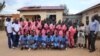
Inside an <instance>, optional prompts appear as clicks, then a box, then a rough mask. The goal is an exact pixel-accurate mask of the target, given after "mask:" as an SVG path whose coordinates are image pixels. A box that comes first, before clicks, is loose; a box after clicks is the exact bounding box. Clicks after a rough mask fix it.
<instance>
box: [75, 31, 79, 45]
mask: <svg viewBox="0 0 100 56" xmlns="http://www.w3.org/2000/svg"><path fill="white" fill-rule="evenodd" d="M77 34H78V31H76V33H75V35H74V43H75V44H76V43H77V38H78V37H77Z"/></svg>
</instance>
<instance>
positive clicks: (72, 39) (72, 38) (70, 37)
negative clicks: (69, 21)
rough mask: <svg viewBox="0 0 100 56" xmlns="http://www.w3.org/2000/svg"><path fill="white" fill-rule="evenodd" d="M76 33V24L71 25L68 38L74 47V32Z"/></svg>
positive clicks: (70, 44)
mask: <svg viewBox="0 0 100 56" xmlns="http://www.w3.org/2000/svg"><path fill="white" fill-rule="evenodd" d="M75 33H76V28H75V26H74V25H72V26H70V27H69V30H68V34H69V37H68V40H69V46H70V47H71V48H72V47H74V34H75Z"/></svg>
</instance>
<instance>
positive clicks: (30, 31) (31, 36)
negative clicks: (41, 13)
mask: <svg viewBox="0 0 100 56" xmlns="http://www.w3.org/2000/svg"><path fill="white" fill-rule="evenodd" d="M5 26H6V32H7V36H8V45H9V48H15V47H18V46H19V47H21V49H26V48H28V49H37V48H53V49H65V48H66V47H67V45H68V38H67V35H66V34H65V33H66V30H67V27H66V25H65V24H62V25H61V24H58V25H54V24H52V23H51V24H48V23H42V22H41V20H40V19H37V20H32V21H29V20H28V19H26V20H23V19H22V18H21V19H20V20H18V19H14V20H13V22H12V21H11V19H10V18H7V19H6V22H5ZM64 32H65V33H64Z"/></svg>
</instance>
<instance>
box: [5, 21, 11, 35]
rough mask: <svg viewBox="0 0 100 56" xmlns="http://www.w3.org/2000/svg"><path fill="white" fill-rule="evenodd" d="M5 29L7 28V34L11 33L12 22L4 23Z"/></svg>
mask: <svg viewBox="0 0 100 56" xmlns="http://www.w3.org/2000/svg"><path fill="white" fill-rule="evenodd" d="M5 27H6V28H7V29H6V30H7V33H12V22H11V21H10V22H7V21H5Z"/></svg>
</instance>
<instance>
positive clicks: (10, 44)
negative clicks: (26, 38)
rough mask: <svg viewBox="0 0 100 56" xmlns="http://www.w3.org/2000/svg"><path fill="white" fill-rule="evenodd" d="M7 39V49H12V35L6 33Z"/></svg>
mask: <svg viewBox="0 0 100 56" xmlns="http://www.w3.org/2000/svg"><path fill="white" fill-rule="evenodd" d="M7 37H8V47H9V48H12V46H13V42H14V38H13V34H12V33H7Z"/></svg>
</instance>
